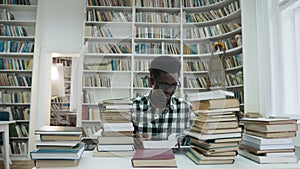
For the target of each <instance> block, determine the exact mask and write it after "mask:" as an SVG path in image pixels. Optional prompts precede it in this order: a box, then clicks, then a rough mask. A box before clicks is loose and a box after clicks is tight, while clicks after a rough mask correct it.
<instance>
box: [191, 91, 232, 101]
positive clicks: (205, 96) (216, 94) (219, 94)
mask: <svg viewBox="0 0 300 169" xmlns="http://www.w3.org/2000/svg"><path fill="white" fill-rule="evenodd" d="M227 96H231V97H233V96H234V93H233V92H230V91H225V90H212V91H206V92H198V93H189V94H188V100H189V101H191V102H193V101H200V100H210V99H222V98H226V97H227Z"/></svg>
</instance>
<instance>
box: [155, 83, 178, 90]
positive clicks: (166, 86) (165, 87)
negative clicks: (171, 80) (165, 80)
mask: <svg viewBox="0 0 300 169" xmlns="http://www.w3.org/2000/svg"><path fill="white" fill-rule="evenodd" d="M157 84H158V86H159V88H160V89H161V90H163V91H167V90H171V91H174V90H176V89H177V86H178V84H160V83H157Z"/></svg>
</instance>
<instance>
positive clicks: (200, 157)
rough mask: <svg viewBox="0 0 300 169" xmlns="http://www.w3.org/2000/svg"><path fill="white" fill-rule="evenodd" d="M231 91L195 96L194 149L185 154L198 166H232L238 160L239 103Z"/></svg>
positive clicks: (239, 137) (188, 131) (192, 142)
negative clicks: (236, 158)
mask: <svg viewBox="0 0 300 169" xmlns="http://www.w3.org/2000/svg"><path fill="white" fill-rule="evenodd" d="M232 95H233V93H231V92H228V91H221V90H220V91H208V92H201V93H198V94H197V97H196V95H195V94H193V99H191V98H190V101H191V102H192V107H193V112H194V113H196V114H197V116H196V117H195V118H194V119H193V123H192V126H191V129H190V130H185V131H184V134H186V135H188V136H190V137H191V148H190V150H189V151H188V152H187V153H186V156H187V157H189V158H190V159H191V160H192V161H193V162H195V163H196V164H229V163H233V162H234V161H235V156H236V155H237V151H238V144H239V142H240V141H241V131H242V130H241V128H240V127H239V123H238V119H237V115H236V114H237V113H236V112H238V111H239V110H240V109H239V101H238V100H237V99H234V98H226V96H232Z"/></svg>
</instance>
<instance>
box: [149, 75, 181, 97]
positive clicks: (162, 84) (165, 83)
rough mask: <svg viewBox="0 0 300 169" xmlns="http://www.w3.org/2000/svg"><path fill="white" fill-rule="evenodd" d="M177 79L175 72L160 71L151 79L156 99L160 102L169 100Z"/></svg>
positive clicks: (174, 89) (176, 84)
mask: <svg viewBox="0 0 300 169" xmlns="http://www.w3.org/2000/svg"><path fill="white" fill-rule="evenodd" d="M178 79H179V77H178V74H177V73H171V74H168V73H160V76H158V77H156V78H155V79H153V85H154V86H153V89H154V90H153V91H154V92H155V95H156V96H157V97H158V99H160V100H161V101H162V102H167V101H169V100H170V98H171V96H172V95H173V94H174V93H175V91H176V89H177V87H178V85H179V84H178V81H179V80H178Z"/></svg>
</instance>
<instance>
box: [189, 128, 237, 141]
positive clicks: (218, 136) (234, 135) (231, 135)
mask: <svg viewBox="0 0 300 169" xmlns="http://www.w3.org/2000/svg"><path fill="white" fill-rule="evenodd" d="M183 133H184V134H186V135H188V136H191V137H194V138H197V139H199V140H213V139H222V138H240V137H241V136H242V134H241V133H240V132H239V133H222V134H201V133H199V132H193V131H189V130H184V131H183Z"/></svg>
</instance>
